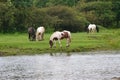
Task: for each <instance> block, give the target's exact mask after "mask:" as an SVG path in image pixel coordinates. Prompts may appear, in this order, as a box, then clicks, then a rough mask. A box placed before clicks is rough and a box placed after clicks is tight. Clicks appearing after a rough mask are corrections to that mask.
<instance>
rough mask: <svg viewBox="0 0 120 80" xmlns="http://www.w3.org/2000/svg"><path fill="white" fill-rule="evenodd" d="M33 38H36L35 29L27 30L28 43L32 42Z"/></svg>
mask: <svg viewBox="0 0 120 80" xmlns="http://www.w3.org/2000/svg"><path fill="white" fill-rule="evenodd" d="M35 37H36V35H35V28H34V27H29V28H28V39H29V40H30V41H34V40H35Z"/></svg>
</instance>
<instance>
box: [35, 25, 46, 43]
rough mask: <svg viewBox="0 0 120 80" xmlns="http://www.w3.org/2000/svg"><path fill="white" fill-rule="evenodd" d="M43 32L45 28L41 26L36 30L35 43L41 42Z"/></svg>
mask: <svg viewBox="0 0 120 80" xmlns="http://www.w3.org/2000/svg"><path fill="white" fill-rule="evenodd" d="M44 32H45V28H44V27H43V26H42V27H38V28H37V31H36V41H40V40H43V38H44Z"/></svg>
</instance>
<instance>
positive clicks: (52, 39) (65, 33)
mask: <svg viewBox="0 0 120 80" xmlns="http://www.w3.org/2000/svg"><path fill="white" fill-rule="evenodd" d="M64 38H65V39H66V40H67V44H66V47H69V46H70V42H71V33H70V31H66V30H64V31H62V32H60V31H56V32H54V33H53V34H52V35H51V37H50V41H49V44H50V47H51V48H52V46H53V45H54V47H56V41H57V40H58V42H59V44H60V47H62V44H61V41H60V40H61V39H64Z"/></svg>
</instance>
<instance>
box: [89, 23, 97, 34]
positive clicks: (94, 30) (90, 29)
mask: <svg viewBox="0 0 120 80" xmlns="http://www.w3.org/2000/svg"><path fill="white" fill-rule="evenodd" d="M96 31H97V32H99V28H98V27H97V26H96V25H95V24H89V26H88V28H87V32H88V33H93V32H96Z"/></svg>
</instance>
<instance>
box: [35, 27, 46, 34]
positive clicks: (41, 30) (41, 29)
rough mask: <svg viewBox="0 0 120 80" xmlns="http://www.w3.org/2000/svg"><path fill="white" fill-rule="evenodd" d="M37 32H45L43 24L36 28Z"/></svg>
mask: <svg viewBox="0 0 120 80" xmlns="http://www.w3.org/2000/svg"><path fill="white" fill-rule="evenodd" d="M37 32H42V33H43V32H45V28H44V27H43V26H41V27H38V28H37Z"/></svg>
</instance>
